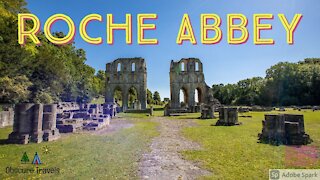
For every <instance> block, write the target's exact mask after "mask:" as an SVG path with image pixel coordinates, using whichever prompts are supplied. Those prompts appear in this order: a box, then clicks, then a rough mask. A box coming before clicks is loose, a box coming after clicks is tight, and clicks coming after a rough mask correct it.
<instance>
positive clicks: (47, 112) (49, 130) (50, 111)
mask: <svg viewBox="0 0 320 180" xmlns="http://www.w3.org/2000/svg"><path fill="white" fill-rule="evenodd" d="M56 121H57V105H56V104H46V105H44V108H43V126H42V129H43V131H44V135H43V140H44V141H53V140H56V139H59V138H60V134H59V130H58V129H57V128H56Z"/></svg>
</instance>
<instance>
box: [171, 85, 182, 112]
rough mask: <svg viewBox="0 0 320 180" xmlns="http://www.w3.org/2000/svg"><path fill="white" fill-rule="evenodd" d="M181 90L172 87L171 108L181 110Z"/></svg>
mask: <svg viewBox="0 0 320 180" xmlns="http://www.w3.org/2000/svg"><path fill="white" fill-rule="evenodd" d="M179 94H180V89H178V88H176V86H175V85H171V104H170V108H172V109H179V108H180V102H179V99H180V96H179Z"/></svg>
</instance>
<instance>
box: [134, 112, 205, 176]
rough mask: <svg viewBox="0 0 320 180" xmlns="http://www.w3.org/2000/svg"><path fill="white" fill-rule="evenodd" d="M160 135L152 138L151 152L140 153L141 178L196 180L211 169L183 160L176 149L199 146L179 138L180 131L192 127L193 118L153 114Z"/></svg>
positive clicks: (181, 149)
mask: <svg viewBox="0 0 320 180" xmlns="http://www.w3.org/2000/svg"><path fill="white" fill-rule="evenodd" d="M153 121H156V122H158V123H159V124H160V127H159V131H160V135H159V136H158V137H156V138H154V139H153V141H152V144H151V146H150V148H151V152H149V153H146V154H144V155H143V157H142V159H141V162H140V169H139V171H140V177H141V179H151V180H154V179H159V180H160V179H161V180H167V179H168V180H169V179H170V180H181V179H183V180H185V179H196V178H197V177H199V176H202V175H208V174H210V172H208V171H206V170H203V169H200V168H199V167H197V166H196V165H195V164H194V163H192V162H190V161H187V160H184V159H183V158H182V156H181V155H180V154H179V151H184V150H197V149H200V146H199V145H198V144H196V143H194V142H192V141H189V140H187V139H185V138H183V137H182V135H181V134H180V130H181V128H183V127H186V126H192V125H193V123H192V120H170V119H166V118H160V117H156V118H154V119H153Z"/></svg>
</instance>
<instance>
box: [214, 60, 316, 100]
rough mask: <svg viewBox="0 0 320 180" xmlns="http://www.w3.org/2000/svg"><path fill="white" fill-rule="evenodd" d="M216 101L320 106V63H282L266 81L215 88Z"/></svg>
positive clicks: (277, 65) (259, 80)
mask: <svg viewBox="0 0 320 180" xmlns="http://www.w3.org/2000/svg"><path fill="white" fill-rule="evenodd" d="M212 91H213V94H214V97H215V98H217V99H218V100H219V101H220V102H221V103H222V104H226V105H262V106H289V105H319V104H320V59H319V58H308V59H305V60H304V61H300V62H298V63H290V62H279V63H278V64H276V65H274V66H272V67H270V68H269V69H268V70H267V71H266V77H265V78H261V77H254V78H250V79H245V80H241V81H239V82H238V83H236V84H227V85H223V84H214V85H213V86H212Z"/></svg>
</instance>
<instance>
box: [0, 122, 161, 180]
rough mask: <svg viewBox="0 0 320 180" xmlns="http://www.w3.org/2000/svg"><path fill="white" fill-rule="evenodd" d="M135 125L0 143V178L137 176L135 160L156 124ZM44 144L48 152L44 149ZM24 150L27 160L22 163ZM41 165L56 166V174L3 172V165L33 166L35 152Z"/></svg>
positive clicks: (0, 135)
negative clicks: (37, 140) (39, 140)
mask: <svg viewBox="0 0 320 180" xmlns="http://www.w3.org/2000/svg"><path fill="white" fill-rule="evenodd" d="M132 122H133V123H134V124H135V126H134V127H132V128H129V129H124V130H122V131H119V132H117V133H115V134H112V135H90V134H81V133H75V134H70V135H69V136H65V137H63V138H61V139H60V140H58V141H54V142H45V143H41V144H28V145H0V159H1V161H0V167H1V169H0V179H7V178H8V179H10V178H11V179H22V178H30V179H31V178H41V179H52V178H54V179H73V178H75V177H77V179H138V176H137V175H138V174H137V172H138V171H137V170H138V161H139V158H140V157H141V154H142V153H143V152H144V151H147V150H148V145H149V143H150V140H151V139H152V138H153V137H154V136H156V135H157V134H158V132H157V131H156V126H157V124H156V123H153V122H149V121H147V120H143V119H142V120H138V119H135V120H132ZM11 131H12V130H11V128H5V129H0V139H6V138H7V136H8V134H9V133H10V132H11ZM45 146H47V147H48V149H49V153H48V154H46V153H44V151H43V148H44V147H45ZM24 152H27V155H28V156H29V160H30V163H28V164H21V162H20V160H21V158H22V155H23V153H24ZM35 152H38V154H39V156H40V159H41V161H42V163H43V164H41V165H39V167H40V168H50V167H57V168H59V169H60V173H59V174H53V175H52V174H42V175H37V174H29V175H26V174H15V175H12V174H6V172H5V171H6V167H8V166H11V167H15V168H16V167H19V168H35V167H36V166H35V165H32V164H31V162H32V160H33V156H34V153H35Z"/></svg>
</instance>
